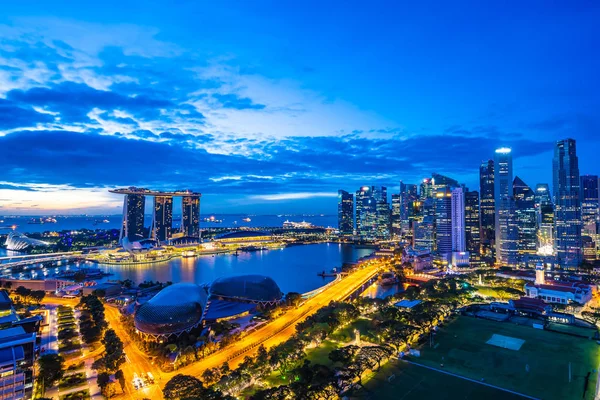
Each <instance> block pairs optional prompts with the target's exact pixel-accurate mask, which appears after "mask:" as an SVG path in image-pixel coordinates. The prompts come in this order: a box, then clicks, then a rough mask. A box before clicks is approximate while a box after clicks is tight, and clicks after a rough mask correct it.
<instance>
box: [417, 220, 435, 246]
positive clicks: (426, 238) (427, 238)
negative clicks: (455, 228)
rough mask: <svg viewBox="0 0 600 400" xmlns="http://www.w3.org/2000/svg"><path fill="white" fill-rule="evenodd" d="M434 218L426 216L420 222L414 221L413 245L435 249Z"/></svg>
mask: <svg viewBox="0 0 600 400" xmlns="http://www.w3.org/2000/svg"><path fill="white" fill-rule="evenodd" d="M434 228H435V224H434V219H433V217H430V216H427V217H424V218H423V220H422V221H420V222H414V223H413V230H414V233H413V246H415V247H419V248H422V249H427V250H429V251H433V249H434V236H435V234H434Z"/></svg>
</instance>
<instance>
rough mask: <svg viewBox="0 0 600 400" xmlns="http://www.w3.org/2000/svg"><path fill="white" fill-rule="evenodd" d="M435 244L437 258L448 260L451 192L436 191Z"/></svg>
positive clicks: (450, 240)
mask: <svg viewBox="0 0 600 400" xmlns="http://www.w3.org/2000/svg"><path fill="white" fill-rule="evenodd" d="M435 244H436V246H435V247H436V249H435V250H436V252H437V254H438V255H439V256H441V257H442V258H444V259H446V260H447V261H448V260H450V256H451V255H452V192H451V190H450V188H446V189H438V190H437V192H436V194H435Z"/></svg>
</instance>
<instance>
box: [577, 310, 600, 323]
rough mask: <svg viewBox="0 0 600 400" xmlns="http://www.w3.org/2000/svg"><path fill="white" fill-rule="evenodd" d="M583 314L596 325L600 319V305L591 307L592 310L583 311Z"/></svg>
mask: <svg viewBox="0 0 600 400" xmlns="http://www.w3.org/2000/svg"><path fill="white" fill-rule="evenodd" d="M581 316H582V317H583V318H584V319H585V320H586V321H589V322H591V323H592V324H594V325H596V323H597V322H598V321H599V320H600V307H590V311H582V312H581Z"/></svg>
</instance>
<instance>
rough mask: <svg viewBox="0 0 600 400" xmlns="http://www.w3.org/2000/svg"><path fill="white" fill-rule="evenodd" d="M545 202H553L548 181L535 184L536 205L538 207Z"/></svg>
mask: <svg viewBox="0 0 600 400" xmlns="http://www.w3.org/2000/svg"><path fill="white" fill-rule="evenodd" d="M544 203H552V199H551V197H550V186H548V184H547V183H538V184H537V185H535V206H536V208H537V207H539V206H540V205H542V204H544Z"/></svg>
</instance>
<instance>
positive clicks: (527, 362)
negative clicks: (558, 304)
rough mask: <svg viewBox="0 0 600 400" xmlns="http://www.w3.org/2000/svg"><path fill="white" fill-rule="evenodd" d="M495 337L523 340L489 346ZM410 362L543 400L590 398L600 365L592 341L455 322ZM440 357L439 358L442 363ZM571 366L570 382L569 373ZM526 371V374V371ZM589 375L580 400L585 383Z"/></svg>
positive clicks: (513, 327) (597, 349)
mask: <svg viewBox="0 0 600 400" xmlns="http://www.w3.org/2000/svg"><path fill="white" fill-rule="evenodd" d="M493 334H500V335H504V336H509V337H512V338H518V339H522V340H525V342H524V343H523V345H522V347H521V348H520V350H518V351H515V350H508V349H504V348H500V347H496V346H492V345H489V344H487V343H486V342H487V341H488V340H489V339H490V338H491V336H492V335H493ZM420 351H421V357H412V358H411V360H412V361H414V362H417V363H420V364H424V365H428V366H431V367H434V368H440V366H441V364H442V363H443V365H444V367H443V369H444V370H446V371H449V372H453V373H456V374H458V375H461V376H465V377H468V378H472V379H476V380H480V379H485V382H486V383H489V384H492V385H496V386H499V387H502V388H505V389H509V390H514V391H516V392H520V393H524V394H527V395H530V396H533V397H538V398H543V399H557V400H558V399H560V400H567V399H593V398H594V391H595V388H596V379H597V374H596V372H594V370H596V369H597V368H598V363H599V361H600V347H599V346H598V344H596V342H594V341H591V340H588V339H583V338H577V337H573V336H569V335H563V334H560V333H555V332H550V331H544V330H541V329H534V328H532V327H529V326H523V325H515V324H511V323H507V322H494V321H488V320H484V319H476V318H470V317H459V318H457V319H456V320H455V321H453V322H451V323H449V324H448V325H446V326H445V327H444V328H442V329H440V331H439V332H438V333H437V334H436V335H435V336H434V346H433V347H430V345H429V344H425V345H423V346H422V347H421V348H420ZM442 357H443V359H442ZM569 363H571V370H572V380H571V383H569V379H568V370H569ZM527 366H529V372H527V371H526V369H527ZM588 373H590V376H589V383H588V387H587V392H586V393H585V396H584V387H585V380H586V379H585V378H586V375H587V374H588Z"/></svg>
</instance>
